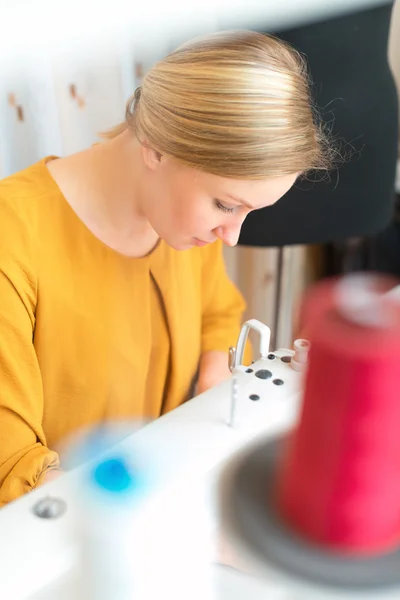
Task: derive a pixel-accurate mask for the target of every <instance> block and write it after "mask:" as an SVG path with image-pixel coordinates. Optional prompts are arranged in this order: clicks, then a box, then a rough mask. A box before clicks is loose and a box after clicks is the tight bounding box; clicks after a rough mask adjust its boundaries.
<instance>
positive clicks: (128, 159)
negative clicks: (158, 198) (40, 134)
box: [48, 131, 158, 256]
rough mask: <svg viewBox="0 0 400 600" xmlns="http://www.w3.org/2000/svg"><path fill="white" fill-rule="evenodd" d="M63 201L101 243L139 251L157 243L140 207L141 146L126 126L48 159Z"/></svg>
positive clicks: (124, 251) (142, 252)
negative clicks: (108, 137)
mask: <svg viewBox="0 0 400 600" xmlns="http://www.w3.org/2000/svg"><path fill="white" fill-rule="evenodd" d="M48 167H49V170H50V172H51V173H52V175H53V177H54V179H55V180H56V182H57V183H58V185H59V187H60V188H61V191H62V192H63V194H64V196H65V198H66V200H67V202H68V203H69V204H70V205H71V207H72V208H73V209H74V211H75V212H76V214H77V215H78V217H79V218H80V219H81V220H82V221H83V222H84V223H85V224H86V225H87V226H88V227H89V229H90V230H91V231H92V232H93V233H94V235H96V237H98V238H99V239H101V240H102V241H103V242H104V243H105V244H106V245H108V246H110V247H111V248H113V249H115V250H117V251H119V252H121V253H122V254H126V255H129V256H143V255H145V254H147V253H148V252H149V251H150V250H151V249H152V248H153V247H154V246H155V244H156V243H157V240H158V236H157V235H156V234H155V232H154V230H153V228H152V227H151V225H150V223H149V221H148V220H147V218H146V216H145V214H144V212H143V208H142V207H143V204H144V203H143V199H142V197H141V181H142V180H143V171H142V168H143V167H142V156H141V146H140V144H139V142H138V141H137V140H136V139H135V138H134V136H133V135H132V133H131V132H129V131H126V132H124V133H122V134H120V135H119V136H118V137H116V138H115V139H113V140H109V141H107V142H105V143H101V144H97V145H95V146H92V147H91V148H89V149H87V150H84V151H83V152H79V153H77V154H73V155H71V156H68V157H66V158H64V159H61V160H59V161H54V163H52V162H51V163H49V165H48Z"/></svg>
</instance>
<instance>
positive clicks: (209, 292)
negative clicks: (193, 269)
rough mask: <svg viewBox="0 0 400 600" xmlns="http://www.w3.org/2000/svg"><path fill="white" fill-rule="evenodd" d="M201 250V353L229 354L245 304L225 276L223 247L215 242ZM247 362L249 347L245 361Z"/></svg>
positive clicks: (236, 335)
mask: <svg viewBox="0 0 400 600" xmlns="http://www.w3.org/2000/svg"><path fill="white" fill-rule="evenodd" d="M202 250H203V251H204V256H203V267H202V268H203V273H202V277H203V283H202V285H203V318H202V353H204V352H208V351H210V350H220V351H224V352H227V353H228V350H229V347H230V346H236V343H237V339H238V335H239V332H240V327H241V323H242V317H243V313H244V311H245V309H246V304H245V302H244V299H243V297H242V295H241V294H240V292H239V291H238V289H237V288H236V287H235V286H234V284H233V283H232V281H231V280H230V279H229V277H228V275H227V273H226V268H225V263H224V258H223V251H222V243H221V242H220V241H217V242H215V243H214V244H211V245H210V246H208V247H205V248H204V249H202ZM250 360H251V350H250V347H248V348H247V351H246V353H245V361H246V362H249V361H250Z"/></svg>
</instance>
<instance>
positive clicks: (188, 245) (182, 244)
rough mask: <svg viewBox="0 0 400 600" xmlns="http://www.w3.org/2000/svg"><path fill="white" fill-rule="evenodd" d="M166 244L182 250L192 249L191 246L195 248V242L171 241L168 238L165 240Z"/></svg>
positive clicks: (179, 250)
mask: <svg viewBox="0 0 400 600" xmlns="http://www.w3.org/2000/svg"><path fill="white" fill-rule="evenodd" d="M164 241H165V243H166V244H168V246H169V247H170V248H173V250H177V251H178V252H181V251H182V250H190V248H194V246H195V244H194V243H193V242H170V241H168V240H164Z"/></svg>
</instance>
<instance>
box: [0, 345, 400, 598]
mask: <svg viewBox="0 0 400 600" xmlns="http://www.w3.org/2000/svg"><path fill="white" fill-rule="evenodd" d="M268 341H269V340H268ZM264 350H265V348H264ZM263 354H264V357H263V358H261V359H259V360H257V361H256V362H254V364H252V365H251V367H244V366H239V367H237V368H236V369H235V377H236V378H237V383H238V390H239V397H238V402H237V406H236V415H235V422H234V424H233V426H231V425H229V423H228V422H229V420H230V416H231V411H230V400H231V388H232V383H231V382H230V381H228V382H226V383H224V384H222V385H220V386H218V387H216V388H214V389H212V390H210V391H208V392H206V393H204V394H202V395H201V396H199V397H197V398H194V399H193V400H191V401H189V402H187V403H186V404H184V405H183V406H181V407H179V408H178V409H176V410H175V411H173V412H171V413H169V414H167V415H165V416H163V417H162V418H160V419H158V420H157V421H155V422H153V423H151V424H149V425H147V426H145V427H144V428H143V429H141V430H139V431H138V432H136V433H134V434H133V435H131V436H130V437H129V438H127V439H125V440H124V441H123V442H122V443H121V444H120V446H119V448H120V449H121V450H123V451H124V452H125V453H128V454H129V453H130V454H132V455H133V456H134V457H137V456H140V457H142V458H143V457H148V459H149V461H150V463H151V466H152V469H153V471H154V472H155V473H156V474H157V481H156V483H155V486H153V490H152V502H153V505H154V506H155V507H156V509H157V510H159V511H163V510H166V506H167V505H168V502H170V503H171V505H174V507H175V511H180V510H185V508H186V511H187V507H188V506H189V507H191V506H192V501H193V500H194V502H193V510H192V512H191V513H190V510H189V513H190V516H191V518H192V519H193V521H196V519H197V518H198V513H197V512H196V509H195V506H199V505H198V504H197V502H198V500H199V499H200V503H202V504H203V506H204V507H205V509H206V521H207V524H206V526H207V527H208V528H209V531H210V532H211V531H216V530H218V529H219V527H220V514H219V502H218V498H219V497H220V485H221V478H220V475H221V472H222V471H223V470H224V469H225V468H226V466H227V465H229V464H230V461H231V459H232V457H234V456H235V455H237V454H238V453H240V452H241V451H244V450H246V448H248V447H249V446H250V445H252V444H256V443H257V440H260V439H265V438H268V437H271V438H272V437H273V436H276V435H278V434H280V433H283V432H284V431H285V430H287V429H288V428H290V427H292V426H293V425H294V423H295V422H296V417H297V414H298V408H299V404H300V399H301V382H302V377H303V374H302V373H301V372H297V371H295V370H294V369H293V368H292V367H291V366H290V364H289V362H288V360H289V359H288V357H292V356H293V351H290V350H280V351H277V352H274V353H273V354H269V355H268V356H265V351H264V352H263ZM83 469H85V467H80V468H78V469H76V470H73V471H71V472H69V473H67V474H65V475H63V476H62V477H60V478H59V479H58V480H56V481H54V482H52V483H50V484H47V485H46V486H44V487H42V488H40V489H37V490H35V491H33V492H32V493H30V494H27V495H26V496H24V497H23V498H21V499H19V500H17V501H16V502H14V503H12V504H10V505H8V506H6V507H5V508H4V509H2V510H1V511H0V564H1V576H0V597H1V598H7V599H10V600H23V599H24V600H25V599H26V600H50V599H51V600H53V599H55V598H57V600H64V599H67V598H68V599H70V598H74V600H80V598H82V600H83V598H85V600H86V596H85V595H84V594H83V592H82V588H81V580H80V575H79V568H78V567H79V565H78V561H79V558H78V556H79V555H78V552H77V537H76V536H77V531H78V523H79V510H80V507H79V502H78V501H77V499H78V498H79V494H77V490H78V491H79V486H80V484H81V481H82V472H83ZM46 497H51V498H58V499H61V500H62V501H63V502H65V503H66V507H67V510H66V511H65V512H64V514H62V515H61V516H59V517H58V518H53V519H45V518H39V517H38V516H37V515H36V514H35V507H36V506H37V505H38V502H40V501H41V500H43V499H44V498H46ZM139 511H140V509H139ZM177 514H179V512H178V513H177ZM99 527H101V524H100V523H99ZM152 535H157V531H154V532H152ZM222 536H223V537H226V538H227V539H228V541H229V542H230V543H231V544H232V547H233V549H234V553H235V554H236V556H237V559H238V565H237V566H238V568H239V570H240V569H241V568H242V567H243V568H244V570H245V571H250V573H251V575H255V577H254V576H249V575H247V574H243V573H240V572H239V571H237V570H234V569H229V568H226V567H223V566H218V565H215V566H213V567H212V578H213V587H214V588H215V596H214V597H215V598H216V600H239V599H240V600H242V599H243V598H244V597H246V595H247V597H250V598H251V599H252V600H259V599H260V600H261V598H269V599H270V600H287V599H288V598H290V600H316V599H320V598H323V599H324V600H325V599H326V600H350V599H351V600H354V599H355V598H366V597H368V598H370V600H384V599H386V600H389V599H393V600H394V599H395V598H397V599H398V597H399V594H400V590H389V591H385V592H375V593H371V594H370V593H368V592H366V591H365V590H363V591H361V592H351V591H347V590H340V589H329V588H326V587H320V586H318V585H316V584H314V583H313V582H307V581H305V580H300V579H296V578H295V577H292V575H291V574H290V573H288V572H284V571H282V570H279V569H278V568H276V567H275V566H274V565H272V564H261V563H260V562H259V561H257V558H256V557H255V556H254V555H252V552H251V550H250V549H249V548H245V547H244V546H243V545H242V544H241V540H240V539H238V538H235V536H231V532H229V531H225V532H224V531H222ZM154 542H155V543H156V544H157V539H155V540H154ZM137 543H138V540H135V544H137ZM217 560H218V559H217ZM234 566H236V565H235V564H234ZM154 577H157V574H156V573H154ZM192 584H193V589H196V581H193V582H192ZM164 592H165V597H166V598H168V599H169V598H171V600H172V598H174V599H175V598H177V597H179V600H180V598H181V597H180V596H176V595H175V594H174V590H164ZM150 597H151V596H149V598H150ZM153 597H154V596H153ZM196 597H197V596H196ZM205 600H206V599H205Z"/></svg>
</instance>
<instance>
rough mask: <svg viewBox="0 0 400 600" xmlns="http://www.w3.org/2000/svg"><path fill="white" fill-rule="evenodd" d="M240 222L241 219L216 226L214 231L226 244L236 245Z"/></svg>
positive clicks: (240, 226)
mask: <svg viewBox="0 0 400 600" xmlns="http://www.w3.org/2000/svg"><path fill="white" fill-rule="evenodd" d="M242 223H243V221H241V222H240V223H237V224H235V225H229V226H221V227H217V228H216V229H215V231H214V233H215V235H216V236H217V237H218V238H219V239H220V240H221V241H222V242H223V243H224V244H226V245H227V246H236V244H237V243H238V239H239V235H240V230H241V228H242Z"/></svg>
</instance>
